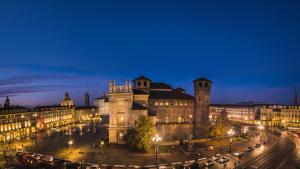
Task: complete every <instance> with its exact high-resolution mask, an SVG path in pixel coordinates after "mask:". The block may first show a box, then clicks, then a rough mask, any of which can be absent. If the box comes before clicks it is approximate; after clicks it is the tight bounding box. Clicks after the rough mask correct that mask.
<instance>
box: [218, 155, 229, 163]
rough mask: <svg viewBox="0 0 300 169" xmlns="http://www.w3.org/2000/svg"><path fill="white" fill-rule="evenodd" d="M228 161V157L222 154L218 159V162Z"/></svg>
mask: <svg viewBox="0 0 300 169" xmlns="http://www.w3.org/2000/svg"><path fill="white" fill-rule="evenodd" d="M228 161H229V158H228V157H226V156H223V157H221V158H220V159H219V163H227V162H228Z"/></svg>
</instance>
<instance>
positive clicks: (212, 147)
mask: <svg viewBox="0 0 300 169" xmlns="http://www.w3.org/2000/svg"><path fill="white" fill-rule="evenodd" d="M206 150H207V151H213V150H214V146H208V147H207V149H206Z"/></svg>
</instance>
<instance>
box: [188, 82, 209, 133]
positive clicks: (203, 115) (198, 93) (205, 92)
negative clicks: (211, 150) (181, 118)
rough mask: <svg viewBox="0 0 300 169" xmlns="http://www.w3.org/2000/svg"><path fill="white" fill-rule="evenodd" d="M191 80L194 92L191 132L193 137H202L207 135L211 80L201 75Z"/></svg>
mask: <svg viewBox="0 0 300 169" xmlns="http://www.w3.org/2000/svg"><path fill="white" fill-rule="evenodd" d="M193 82H194V93H195V102H194V116H193V117H194V120H193V122H194V124H193V134H194V137H195V138H202V137H206V136H207V135H208V127H209V126H208V125H209V118H208V117H209V104H210V88H211V83H212V81H210V80H208V79H206V78H204V77H201V78H199V79H196V80H194V81H193Z"/></svg>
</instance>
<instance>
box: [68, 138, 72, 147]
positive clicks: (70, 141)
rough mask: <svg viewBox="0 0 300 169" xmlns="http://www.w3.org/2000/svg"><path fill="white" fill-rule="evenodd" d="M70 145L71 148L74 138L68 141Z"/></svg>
mask: <svg viewBox="0 0 300 169" xmlns="http://www.w3.org/2000/svg"><path fill="white" fill-rule="evenodd" d="M68 145H69V148H70V149H71V147H72V145H73V140H69V141H68Z"/></svg>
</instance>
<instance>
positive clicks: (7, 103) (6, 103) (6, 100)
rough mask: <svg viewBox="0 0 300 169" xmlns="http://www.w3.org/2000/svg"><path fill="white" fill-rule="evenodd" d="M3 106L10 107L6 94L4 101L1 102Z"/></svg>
mask: <svg viewBox="0 0 300 169" xmlns="http://www.w3.org/2000/svg"><path fill="white" fill-rule="evenodd" d="M3 107H4V108H8V107H10V102H9V98H8V96H6V99H5V102H4V104H3Z"/></svg>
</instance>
